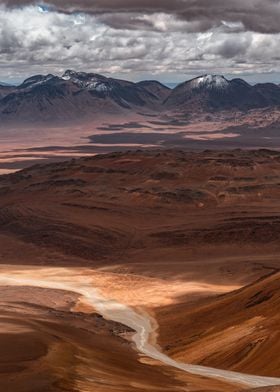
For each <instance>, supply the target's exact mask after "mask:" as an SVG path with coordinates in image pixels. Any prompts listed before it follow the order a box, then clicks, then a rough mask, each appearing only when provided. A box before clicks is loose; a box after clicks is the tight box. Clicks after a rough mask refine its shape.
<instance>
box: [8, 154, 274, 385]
mask: <svg viewBox="0 0 280 392" xmlns="http://www.w3.org/2000/svg"><path fill="white" fill-rule="evenodd" d="M279 196H280V153H278V152H276V151H270V150H266V149H261V150H250V151H245V150H239V149H236V150H229V151H222V150H217V151H210V150H204V151H201V152H190V151H179V150H161V149H154V150H134V151H127V152H114V153H109V154H107V155H96V156H91V155H89V154H88V155H87V156H85V157H83V158H75V159H72V160H68V161H64V162H54V163H50V164H47V165H46V164H41V163H37V164H35V165H34V166H32V167H30V168H26V169H24V170H22V171H19V172H15V173H11V174H5V175H2V176H0V262H1V264H0V293H1V297H0V298H1V299H0V344H1V353H0V381H1V389H3V391H9V392H38V391H40V392H46V391H54V392H62V391H69V392H70V391H71V392H72V391H73V392H76V391H77V392H92V391H98V392H99V391H100V392H111V391H112V392H115V391H121V392H126V391H127V392H132V391H137V392H138V391H139V392H140V391H141V392H144V391H170V392H171V391H172V392H175V391H190V392H192V391H196V392H210V391H211V392H241V391H250V392H253V391H254V392H277V391H280V357H279V350H280V343H279V342H280V339H279V338H280V336H279V335H280V328H279V325H280V316H279V307H280V262H279V256H280V245H279V239H280V215H279V210H280V209H279V207H280V201H279V200H280V198H279Z"/></svg>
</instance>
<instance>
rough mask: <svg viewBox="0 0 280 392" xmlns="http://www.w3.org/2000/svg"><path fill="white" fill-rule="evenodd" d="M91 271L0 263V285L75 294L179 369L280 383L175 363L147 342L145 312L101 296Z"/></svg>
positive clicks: (258, 383) (149, 329) (248, 382)
mask: <svg viewBox="0 0 280 392" xmlns="http://www.w3.org/2000/svg"><path fill="white" fill-rule="evenodd" d="M93 274H94V271H92V270H86V269H77V268H41V267H40V268H35V267H24V268H22V267H8V266H1V269H0V285H2V286H33V287H40V288H48V289H59V290H66V291H71V292H75V293H78V294H79V295H81V300H82V302H83V303H86V304H87V305H88V306H90V307H91V308H93V309H95V310H96V311H97V312H98V313H99V314H101V315H102V316H103V317H104V318H105V319H107V320H112V321H115V322H119V323H121V324H123V325H126V326H128V327H130V328H132V329H134V330H135V331H136V333H135V334H134V336H133V341H134V342H135V345H136V347H137V349H138V351H139V352H140V353H141V354H143V355H145V356H147V357H149V358H152V359H155V360H157V361H160V362H161V363H163V364H165V365H168V366H171V367H174V368H177V369H180V370H182V371H185V372H188V373H191V374H195V375H200V376H205V377H211V378H216V379H220V380H223V381H227V382H230V383H236V384H243V385H245V386H248V387H252V388H257V387H265V386H275V385H280V378H271V377H260V376H252V375H247V374H242V373H236V372H231V371H225V370H219V369H214V368H209V367H204V366H197V365H189V364H184V363H180V362H177V361H175V360H173V359H172V358H170V357H168V356H167V355H165V354H163V353H162V352H160V351H159V350H158V349H157V348H156V347H155V346H154V345H153V344H151V342H150V340H151V336H152V335H153V333H154V332H155V326H154V323H153V321H152V319H150V318H149V317H148V316H147V315H143V314H138V313H137V312H136V311H134V310H133V309H132V308H131V307H129V306H126V305H124V304H121V303H118V302H116V301H114V300H111V299H108V298H105V297H104V296H103V295H101V293H100V292H99V291H98V290H96V289H95V288H94V287H93V283H92V278H91V276H92V275H93Z"/></svg>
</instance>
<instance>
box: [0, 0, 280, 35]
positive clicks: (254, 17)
mask: <svg viewBox="0 0 280 392" xmlns="http://www.w3.org/2000/svg"><path fill="white" fill-rule="evenodd" d="M3 3H4V4H6V5H7V6H17V5H26V4H34V1H32V0H4V2H3ZM46 3H48V4H49V5H50V6H53V7H56V9H58V10H61V11H63V12H70V13H71V12H80V11H83V12H86V13H93V14H96V15H100V17H101V18H102V21H103V22H107V23H108V24H109V25H110V26H112V27H114V28H124V27H126V28H130V29H133V28H136V29H138V28H139V27H142V28H143V27H145V26H146V28H148V29H151V28H152V25H151V24H149V23H148V22H147V21H145V20H144V21H143V20H142V18H141V16H142V15H143V13H144V14H153V13H165V14H168V15H174V16H176V18H177V19H179V20H183V21H187V22H189V25H186V28H187V27H189V28H190V29H192V30H193V31H194V30H196V31H197V32H198V31H207V30H209V29H211V28H214V27H217V26H220V25H223V23H224V22H230V23H233V24H241V27H243V29H244V30H248V31H255V32H261V33H278V32H280V24H279V19H280V1H279V0H152V1H151V0H94V1H93V0H70V1H67V2H65V1H64V0H46ZM111 13H114V14H115V15H114V17H112V16H111V15H110V14H111Z"/></svg>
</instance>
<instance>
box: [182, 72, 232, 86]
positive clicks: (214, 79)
mask: <svg viewBox="0 0 280 392" xmlns="http://www.w3.org/2000/svg"><path fill="white" fill-rule="evenodd" d="M190 83H191V87H192V88H202V87H204V88H207V89H225V88H227V87H228V85H229V81H228V80H227V79H226V78H225V77H224V76H221V75H203V76H199V77H198V78H195V79H193V80H191V81H190Z"/></svg>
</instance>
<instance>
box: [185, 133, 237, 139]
mask: <svg viewBox="0 0 280 392" xmlns="http://www.w3.org/2000/svg"><path fill="white" fill-rule="evenodd" d="M238 136H240V135H239V134H238V133H208V134H207V133H206V134H201V135H197V134H196V135H185V136H184V139H192V140H218V139H230V138H235V137H238Z"/></svg>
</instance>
